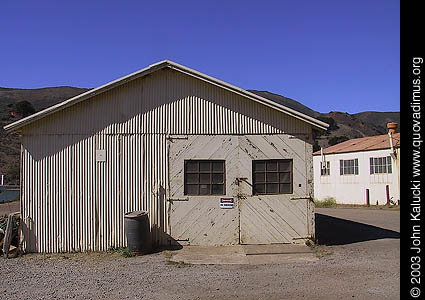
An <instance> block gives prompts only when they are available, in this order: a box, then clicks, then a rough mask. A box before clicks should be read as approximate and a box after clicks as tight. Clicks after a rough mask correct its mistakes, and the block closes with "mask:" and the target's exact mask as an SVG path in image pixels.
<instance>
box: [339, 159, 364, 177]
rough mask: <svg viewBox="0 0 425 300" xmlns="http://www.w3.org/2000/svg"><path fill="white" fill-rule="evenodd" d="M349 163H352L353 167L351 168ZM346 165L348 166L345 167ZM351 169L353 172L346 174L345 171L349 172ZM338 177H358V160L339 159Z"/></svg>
mask: <svg viewBox="0 0 425 300" xmlns="http://www.w3.org/2000/svg"><path fill="white" fill-rule="evenodd" d="M351 162H353V165H352V166H351ZM346 164H348V166H346ZM351 168H353V172H352V173H351V172H346V170H350V169H351ZM339 175H340V176H347V175H359V159H358V158H352V159H340V160H339Z"/></svg>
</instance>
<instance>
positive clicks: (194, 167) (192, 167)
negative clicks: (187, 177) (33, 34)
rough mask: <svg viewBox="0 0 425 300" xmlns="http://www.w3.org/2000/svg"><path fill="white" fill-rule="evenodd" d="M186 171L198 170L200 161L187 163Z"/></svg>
mask: <svg viewBox="0 0 425 300" xmlns="http://www.w3.org/2000/svg"><path fill="white" fill-rule="evenodd" d="M186 171H189V172H193V171H195V172H197V171H198V162H196V161H188V162H187V163H186Z"/></svg>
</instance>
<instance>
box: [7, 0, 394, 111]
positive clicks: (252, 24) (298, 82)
mask: <svg viewBox="0 0 425 300" xmlns="http://www.w3.org/2000/svg"><path fill="white" fill-rule="evenodd" d="M0 7H1V9H0V11H1V14H0V15H1V17H0V37H1V42H0V87H13V88H39V87H49V86H63V85H67V86H77V87H97V86H99V85H101V84H104V83H106V82H109V81H112V80H114V79H117V78H119V77H121V76H123V75H126V74H128V73H131V72H134V71H136V70H139V69H141V68H144V67H146V66H148V65H150V64H152V63H154V62H157V61H160V60H163V59H170V60H173V61H175V62H178V63H180V64H183V65H185V66H187V67H190V68H193V69H195V70H198V71H200V72H203V73H205V74H208V75H210V76H213V77H216V78H218V79H221V80H223V81H226V82H229V83H231V84H234V85H237V86H239V87H241V88H244V89H257V90H267V91H270V92H273V93H277V94H281V95H284V96H286V97H289V98H292V99H295V100H297V101H300V102H301V103H303V104H304V105H307V106H309V107H310V108H312V109H314V110H317V111H320V112H329V111H342V112H349V113H356V112H361V111H370V110H373V111H399V110H400V84H399V81H400V75H399V73H400V66H399V65H400V57H399V56H400V29H399V28H400V16H399V13H400V4H399V1H393V0H368V1H365V0H358V1H327V0H323V1H303V0H300V1H267V0H263V1H258V0H257V1H230V0H228V1H184V0H180V1H124V0H123V1H105V0H104V1H87V0H86V1H79V0H74V1H47V0H46V1H43V0H40V1H25V0H23V1H16V0H6V1H2V3H1V6H0Z"/></svg>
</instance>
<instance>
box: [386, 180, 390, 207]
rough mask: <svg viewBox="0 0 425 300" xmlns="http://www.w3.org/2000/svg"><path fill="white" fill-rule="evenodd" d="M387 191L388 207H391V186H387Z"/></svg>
mask: <svg viewBox="0 0 425 300" xmlns="http://www.w3.org/2000/svg"><path fill="white" fill-rule="evenodd" d="M385 189H386V191H387V205H390V186H389V185H388V184H387V185H386V186H385Z"/></svg>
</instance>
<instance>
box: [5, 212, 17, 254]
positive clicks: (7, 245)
mask: <svg viewBox="0 0 425 300" xmlns="http://www.w3.org/2000/svg"><path fill="white" fill-rule="evenodd" d="M18 215H19V212H14V213H11V214H9V216H8V217H7V226H6V231H5V233H4V242H3V257H4V258H7V257H8V255H9V248H10V243H11V241H12V231H13V219H14V218H15V216H18Z"/></svg>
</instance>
